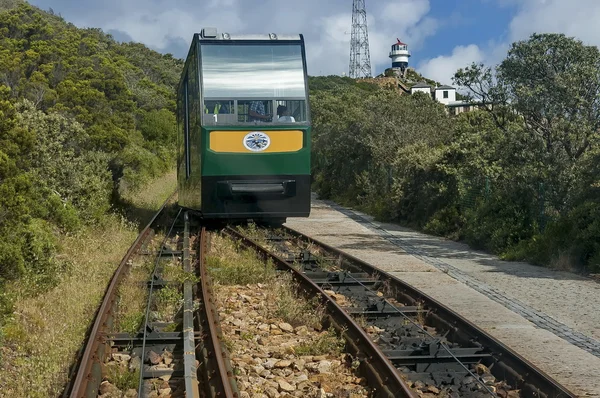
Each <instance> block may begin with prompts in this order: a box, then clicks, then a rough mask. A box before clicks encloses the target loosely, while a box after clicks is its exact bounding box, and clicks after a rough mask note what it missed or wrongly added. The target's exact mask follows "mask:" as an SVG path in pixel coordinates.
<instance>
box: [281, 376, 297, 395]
mask: <svg viewBox="0 0 600 398" xmlns="http://www.w3.org/2000/svg"><path fill="white" fill-rule="evenodd" d="M277 384H279V389H280V390H281V391H286V392H292V391H296V387H294V386H293V385H291V384H290V383H288V382H287V381H285V380H283V379H279V380H278V381H277Z"/></svg>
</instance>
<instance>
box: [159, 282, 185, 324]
mask: <svg viewBox="0 0 600 398" xmlns="http://www.w3.org/2000/svg"><path fill="white" fill-rule="evenodd" d="M152 298H153V299H154V305H155V310H156V312H155V314H156V318H157V320H158V321H160V322H172V321H173V319H174V318H175V315H176V314H177V311H178V310H179V307H181V305H182V304H183V293H182V292H181V291H180V289H179V288H176V287H171V286H165V287H163V288H162V289H158V290H155V291H154V293H153V296H152Z"/></svg>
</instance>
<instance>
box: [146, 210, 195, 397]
mask: <svg viewBox="0 0 600 398" xmlns="http://www.w3.org/2000/svg"><path fill="white" fill-rule="evenodd" d="M179 215H181V209H179V212H178V213H177V216H175V219H174V220H173V223H172V224H171V228H169V232H167V234H166V235H165V237H164V239H163V241H162V242H161V244H160V249H159V251H158V254H157V256H156V260H155V261H154V268H153V269H152V276H151V277H150V290H149V291H148V300H147V302H146V312H145V313H144V327H143V330H144V331H143V332H142V353H141V354H140V378H139V385H138V396H139V397H142V396H143V395H142V393H143V391H144V362H145V359H146V338H147V335H148V320H149V319H150V318H149V316H150V304H151V303H152V293H154V281H155V280H156V271H157V270H158V264H159V263H160V259H161V257H162V253H163V250H164V247H165V243H167V239H168V238H169V236H170V235H171V232H172V231H173V228H174V227H175V224H176V223H177V220H178V219H179ZM185 228H186V229H185V231H184V234H185V233H186V232H187V234H188V237H189V230H188V228H189V224H186V225H185Z"/></svg>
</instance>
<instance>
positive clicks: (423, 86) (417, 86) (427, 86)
mask: <svg viewBox="0 0 600 398" xmlns="http://www.w3.org/2000/svg"><path fill="white" fill-rule="evenodd" d="M411 88H431V86H430V85H429V84H427V83H424V82H420V83H417V84H415V85H414V86H412V87H411Z"/></svg>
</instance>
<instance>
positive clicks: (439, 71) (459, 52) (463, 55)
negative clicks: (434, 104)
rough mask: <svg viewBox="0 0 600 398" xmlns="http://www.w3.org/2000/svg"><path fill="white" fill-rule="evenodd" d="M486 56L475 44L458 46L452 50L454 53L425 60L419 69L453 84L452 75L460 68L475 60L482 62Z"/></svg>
mask: <svg viewBox="0 0 600 398" xmlns="http://www.w3.org/2000/svg"><path fill="white" fill-rule="evenodd" d="M485 56H486V55H485V53H484V52H483V51H482V50H481V49H480V48H479V47H478V46H477V45H475V44H470V45H468V46H458V47H455V48H454V50H452V54H450V55H441V56H439V57H436V58H432V59H430V60H427V61H424V62H422V63H421V64H420V65H419V67H418V68H417V69H418V71H419V72H420V73H421V74H422V75H423V76H425V77H427V78H429V79H433V80H435V81H438V82H440V83H442V84H452V76H453V75H454V73H455V72H456V71H457V70H458V69H459V68H464V67H465V66H468V65H470V64H471V63H473V62H482V61H484V60H485Z"/></svg>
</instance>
